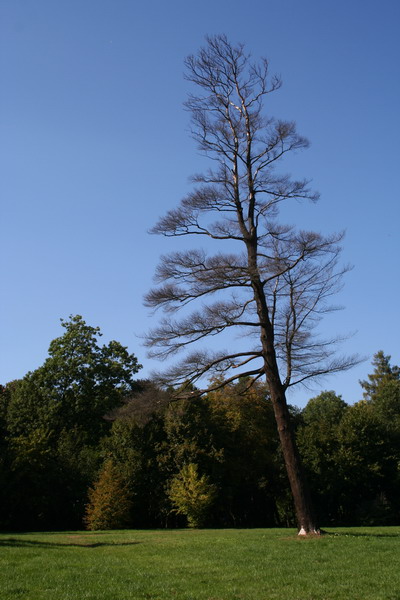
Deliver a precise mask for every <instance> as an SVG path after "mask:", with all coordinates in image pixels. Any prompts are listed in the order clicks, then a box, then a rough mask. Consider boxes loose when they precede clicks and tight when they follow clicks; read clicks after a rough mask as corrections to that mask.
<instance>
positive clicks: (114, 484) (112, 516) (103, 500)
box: [85, 459, 132, 531]
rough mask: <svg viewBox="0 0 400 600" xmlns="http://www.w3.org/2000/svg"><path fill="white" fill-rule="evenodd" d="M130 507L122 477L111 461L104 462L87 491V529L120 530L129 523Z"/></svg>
mask: <svg viewBox="0 0 400 600" xmlns="http://www.w3.org/2000/svg"><path fill="white" fill-rule="evenodd" d="M131 507H132V502H131V498H130V493H129V488H128V486H127V484H126V482H125V479H124V477H123V476H122V475H121V473H120V471H119V469H118V467H117V466H116V465H115V464H114V462H113V461H112V460H111V459H108V460H106V462H105V463H104V466H103V468H102V470H101V472H100V475H99V478H98V479H97V481H96V482H95V484H94V486H93V487H92V488H90V489H89V503H88V504H87V506H86V514H85V523H86V527H87V529H90V530H92V531H95V530H100V529H122V528H124V527H125V526H126V525H127V524H128V523H129V520H130V511H131Z"/></svg>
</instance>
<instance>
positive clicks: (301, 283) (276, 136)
mask: <svg viewBox="0 0 400 600" xmlns="http://www.w3.org/2000/svg"><path fill="white" fill-rule="evenodd" d="M186 67H187V72H186V73H187V74H186V77H187V79H188V80H189V81H190V82H191V83H192V84H193V89H197V90H198V94H197V95H196V94H195V93H193V94H191V95H190V96H189V100H188V101H187V103H186V106H187V108H188V110H189V111H190V112H191V115H192V124H193V130H192V132H193V137H194V139H195V140H196V141H197V142H198V144H199V148H200V150H202V151H203V152H204V153H205V154H206V155H207V156H208V157H210V158H211V159H213V164H214V165H215V168H214V169H210V170H209V171H208V172H206V173H205V174H196V175H195V176H194V178H193V179H194V182H195V183H196V184H197V187H196V188H195V189H194V191H193V192H191V193H189V194H188V195H187V196H186V197H185V198H184V199H183V200H182V201H181V203H180V205H179V207H178V208H176V209H173V210H170V211H169V212H168V213H167V215H166V216H165V217H163V218H161V219H160V221H159V222H158V224H157V225H156V226H155V227H154V228H153V233H158V234H162V235H164V236H167V237H180V236H186V235H192V236H196V237H197V238H199V237H200V238H202V237H203V238H208V239H209V240H210V241H211V240H212V241H213V242H215V243H216V244H217V245H218V244H219V243H224V245H225V248H226V251H225V252H222V251H221V250H220V248H219V246H218V248H217V250H216V253H215V254H213V255H209V254H208V253H207V252H206V250H204V249H200V250H196V249H194V250H187V251H177V252H174V253H172V254H169V255H167V256H164V257H163V258H162V260H161V263H160V265H159V267H158V269H157V272H156V280H157V282H158V283H159V286H158V287H156V288H155V289H154V290H152V291H150V292H149V293H148V295H147V296H146V302H147V304H148V305H149V306H151V307H155V308H157V307H161V308H162V309H164V310H166V311H167V312H168V313H174V312H175V311H177V310H178V309H180V308H188V307H190V306H191V304H192V303H196V301H197V302H200V303H201V305H200V308H198V309H196V308H195V309H194V310H193V311H192V312H191V313H189V314H188V313H187V312H186V311H185V312H184V316H183V317H182V318H180V319H173V318H171V315H170V314H169V315H168V318H166V319H164V320H163V321H162V322H161V324H160V326H159V327H156V328H155V329H154V330H153V331H151V332H150V333H149V335H148V345H149V347H150V348H151V352H150V354H151V355H152V356H158V357H161V358H163V357H166V356H170V355H174V354H175V353H176V352H178V351H180V350H182V349H186V348H187V347H188V346H189V345H190V344H192V343H198V349H197V350H194V351H193V352H191V353H190V352H188V353H187V354H186V357H185V359H184V360H183V361H182V362H180V363H179V364H178V365H177V366H176V367H174V368H171V369H170V370H168V371H167V372H166V373H165V374H164V378H163V380H164V382H165V383H171V384H180V383H184V382H189V383H190V384H192V383H194V382H196V381H197V380H199V379H201V378H202V377H204V376H205V375H208V376H212V375H215V374H217V376H223V377H224V382H223V383H222V384H221V385H225V384H226V383H229V382H231V381H234V380H236V379H238V378H240V377H243V376H251V377H253V378H254V379H255V380H257V379H258V378H260V377H265V378H266V381H267V385H268V392H269V395H270V398H271V402H272V406H273V409H274V414H275V419H276V424H277V429H278V431H279V437H280V443H281V446H282V452H283V456H284V460H285V464H286V470H287V474H288V478H289V482H290V486H291V490H292V495H293V499H294V504H295V508H296V514H297V520H298V526H299V530H300V532H301V533H306V532H312V531H315V530H316V529H317V524H316V521H315V517H314V515H313V508H312V504H311V501H310V498H309V494H308V489H307V485H306V481H305V477H304V473H303V469H302V465H301V461H300V457H299V453H298V450H297V447H296V442H295V438H294V433H293V428H292V424H291V418H290V412H289V409H288V405H287V401H286V390H287V389H288V387H289V386H293V385H295V384H297V383H300V382H304V381H305V380H308V379H310V378H315V377H318V376H319V375H321V374H326V373H333V372H336V371H340V370H343V369H347V368H349V367H351V366H353V365H354V363H355V362H356V359H355V358H354V357H350V358H340V359H338V358H337V357H335V355H334V352H333V349H334V345H335V343H337V342H338V341H340V339H339V338H336V339H334V340H325V341H323V340H321V339H319V338H318V337H316V336H315V331H314V330H315V326H316V325H317V323H318V321H319V319H320V317H321V315H322V314H324V313H326V312H328V311H329V310H330V305H329V300H330V298H331V296H332V294H333V293H334V292H335V291H336V290H337V289H338V287H339V286H340V282H341V277H342V275H343V274H344V273H345V271H346V268H343V267H340V266H339V263H338V259H339V254H340V247H339V245H338V244H339V242H340V241H341V238H342V236H341V235H331V236H322V235H320V234H318V233H316V232H313V231H296V230H295V229H294V228H292V227H289V226H286V225H283V224H280V223H278V221H277V215H278V209H279V206H280V204H281V203H282V202H284V201H287V202H292V201H294V200H295V199H310V200H316V199H317V195H316V194H315V193H313V192H311V191H310V189H309V187H308V182H307V181H304V180H302V181H294V180H292V179H291V178H290V177H289V176H288V175H285V174H279V173H277V172H276V171H275V168H276V166H277V165H278V164H279V163H280V162H282V160H283V159H284V157H285V156H286V155H288V154H289V153H291V152H295V151H298V150H301V149H304V148H307V146H308V141H307V140H306V139H305V138H304V137H302V136H300V135H299V134H298V133H297V131H296V127H295V125H294V123H292V122H285V121H280V120H276V119H273V118H271V117H266V116H265V114H264V112H263V101H264V100H265V97H266V96H267V95H268V94H270V93H272V92H275V91H276V90H278V89H279V87H280V85H281V82H280V79H279V78H278V77H276V76H272V77H271V76H270V75H269V69H268V62H267V61H266V60H262V61H261V62H260V63H259V64H254V63H253V62H251V60H250V57H249V56H248V55H247V54H246V53H245V50H244V47H243V45H237V46H233V45H232V44H230V43H229V41H228V40H227V38H226V37H225V36H224V35H219V36H215V37H210V38H208V39H207V45H206V47H204V48H202V49H201V50H200V51H199V53H198V54H197V55H196V56H189V57H188V58H187V60H186ZM213 217H214V219H213ZM239 248H241V250H240V249H239ZM235 249H236V250H237V251H236V253H235V252H234V250H235ZM232 328H235V329H236V330H238V332H239V335H240V337H241V345H242V347H241V348H238V349H234V350H227V351H224V350H222V351H216V352H212V351H210V350H208V349H204V347H203V346H201V342H202V341H203V340H204V339H205V338H206V337H207V336H213V337H216V336H220V335H221V334H223V333H224V332H226V331H229V330H231V329H232ZM245 333H247V334H248V337H245ZM254 338H255V339H256V342H255V343H254V345H252V344H251V343H249V344H248V345H246V339H248V340H250V339H254ZM199 344H200V345H199ZM217 385H219V384H217ZM214 389H216V388H215V386H214Z"/></svg>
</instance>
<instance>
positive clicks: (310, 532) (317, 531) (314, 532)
mask: <svg viewBox="0 0 400 600" xmlns="http://www.w3.org/2000/svg"><path fill="white" fill-rule="evenodd" d="M323 533H324V532H323V531H322V530H321V529H316V528H315V529H313V528H310V529H309V530H308V531H307V530H306V529H305V528H304V527H300V531H299V532H298V534H297V535H301V536H306V535H318V536H319V535H322V534H323Z"/></svg>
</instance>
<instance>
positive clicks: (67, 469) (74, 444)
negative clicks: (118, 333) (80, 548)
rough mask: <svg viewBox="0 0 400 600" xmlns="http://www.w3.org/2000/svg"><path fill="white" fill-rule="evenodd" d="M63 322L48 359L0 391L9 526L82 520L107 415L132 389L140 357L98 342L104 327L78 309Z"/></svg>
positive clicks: (2, 518) (113, 344) (4, 516)
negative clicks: (89, 320)
mask: <svg viewBox="0 0 400 600" xmlns="http://www.w3.org/2000/svg"><path fill="white" fill-rule="evenodd" d="M62 327H63V328H64V330H65V332H64V334H63V335H62V336H61V337H58V338H57V339H55V340H53V341H52V342H51V344H50V347H49V357H48V358H47V359H46V361H45V362H44V364H43V365H42V366H41V367H39V368H38V369H36V370H35V371H33V372H31V373H28V374H27V375H26V376H25V377H24V378H23V379H22V380H20V381H16V382H13V383H12V384H8V385H7V386H6V387H5V388H2V390H1V393H0V428H3V431H4V437H3V443H4V444H5V452H4V456H6V458H7V461H6V465H5V466H4V464H3V475H2V474H1V466H2V465H1V464H0V476H2V477H3V479H4V489H6V490H7V492H6V493H7V497H6V498H5V499H4V501H5V502H4V506H5V507H6V508H5V510H4V511H3V513H2V514H1V515H0V523H1V522H2V523H3V526H4V527H13V528H29V529H32V528H42V527H43V528H60V527H64V528H65V527H78V526H79V525H80V524H81V522H82V517H83V513H84V503H85V498H86V494H87V488H88V486H89V484H90V482H91V481H93V477H94V476H95V473H96V472H97V470H98V467H99V463H100V462H101V460H102V457H101V445H100V442H101V439H102V438H103V437H104V436H105V435H106V434H107V433H108V431H109V430H110V427H111V422H110V421H108V420H106V419H105V418H104V416H105V415H106V413H108V412H109V411H111V410H112V409H115V408H116V407H118V406H120V405H121V404H122V403H123V400H124V398H125V396H126V395H127V394H128V393H131V392H132V390H133V389H135V383H134V381H133V375H134V374H135V373H136V372H137V371H138V369H139V368H140V365H139V364H138V362H137V359H136V357H135V356H134V355H132V354H129V353H128V352H127V350H126V348H124V347H123V346H122V345H121V344H119V343H118V342H115V341H112V342H110V343H109V344H107V345H103V346H101V345H100V344H99V343H98V338H99V337H100V336H101V333H100V330H99V328H98V327H90V326H89V325H87V324H86V323H85V321H84V320H83V319H82V317H80V316H79V315H77V316H72V317H70V319H69V320H67V321H62ZM8 498H12V501H10V500H9V499H8Z"/></svg>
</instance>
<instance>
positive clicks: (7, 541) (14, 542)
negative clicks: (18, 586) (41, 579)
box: [0, 537, 142, 548]
mask: <svg viewBox="0 0 400 600" xmlns="http://www.w3.org/2000/svg"><path fill="white" fill-rule="evenodd" d="M141 543H142V542H86V541H82V542H81V543H79V542H78V541H76V542H72V541H70V542H42V541H36V540H22V539H18V538H12V537H10V538H4V539H0V548H1V547H4V546H9V547H11V548H101V547H111V546H113V547H115V546H136V545H137V544H141Z"/></svg>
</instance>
